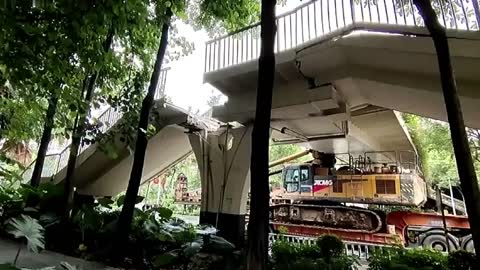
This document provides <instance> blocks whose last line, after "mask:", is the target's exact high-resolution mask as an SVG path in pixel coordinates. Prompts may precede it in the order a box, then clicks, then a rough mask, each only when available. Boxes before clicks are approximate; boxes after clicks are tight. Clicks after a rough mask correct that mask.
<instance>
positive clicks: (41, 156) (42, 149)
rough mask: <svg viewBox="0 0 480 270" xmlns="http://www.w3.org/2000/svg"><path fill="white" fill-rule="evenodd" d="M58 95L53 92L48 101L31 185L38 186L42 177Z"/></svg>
mask: <svg viewBox="0 0 480 270" xmlns="http://www.w3.org/2000/svg"><path fill="white" fill-rule="evenodd" d="M57 103H58V96H57V94H56V93H54V92H52V96H51V97H50V100H49V101H48V108H47V114H46V116H45V124H44V126H43V133H42V138H41V140H40V146H39V147H38V154H37V159H36V161H35V167H34V168H33V173H32V179H31V180H30V185H32V186H34V187H37V186H38V185H39V184H40V180H41V178H42V170H43V164H44V162H45V156H46V155H47V150H48V144H49V143H50V139H51V137H52V130H53V123H54V121H53V120H54V118H55V113H56V111H57Z"/></svg>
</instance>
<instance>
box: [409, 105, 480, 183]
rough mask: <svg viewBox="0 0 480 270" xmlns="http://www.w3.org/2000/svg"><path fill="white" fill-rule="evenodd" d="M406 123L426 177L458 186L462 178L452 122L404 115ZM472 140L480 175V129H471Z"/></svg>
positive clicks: (470, 137)
mask: <svg viewBox="0 0 480 270" xmlns="http://www.w3.org/2000/svg"><path fill="white" fill-rule="evenodd" d="M404 119H405V123H406V124H407V127H408V129H409V131H410V134H411V136H412V140H413V142H414V144H415V146H416V148H417V151H418V153H419V155H420V161H421V168H422V171H423V173H424V175H425V178H426V179H427V180H428V181H430V182H431V183H434V184H437V183H438V184H440V185H441V186H444V187H446V186H448V184H449V181H450V182H451V183H452V184H454V185H458V183H459V178H458V173H457V166H456V164H455V155H454V153H453V146H452V141H451V136H450V130H449V128H448V125H447V124H446V123H444V122H441V121H436V120H433V119H428V118H423V117H420V116H415V115H409V114H405V115H404ZM468 131H469V141H470V148H471V149H472V154H473V156H474V159H475V167H476V171H477V175H480V158H478V157H479V155H478V149H479V148H478V145H479V142H480V136H478V134H479V133H478V131H477V130H473V129H469V130H468Z"/></svg>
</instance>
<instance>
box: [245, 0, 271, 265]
mask: <svg viewBox="0 0 480 270" xmlns="http://www.w3.org/2000/svg"><path fill="white" fill-rule="evenodd" d="M260 25H261V40H262V49H261V52H260V58H259V59H258V79H257V105H256V111H255V122H254V125H253V131H252V156H251V163H250V173H251V179H250V181H251V182H250V183H251V184H250V185H251V186H250V192H251V198H250V199H251V207H250V220H249V224H248V239H247V269H249V270H264V269H266V268H267V259H268V221H269V199H270V190H269V186H268V146H269V139H270V116H271V110H272V94H273V83H274V78H275V53H274V42H275V32H276V25H275V0H262V13H261V24H260Z"/></svg>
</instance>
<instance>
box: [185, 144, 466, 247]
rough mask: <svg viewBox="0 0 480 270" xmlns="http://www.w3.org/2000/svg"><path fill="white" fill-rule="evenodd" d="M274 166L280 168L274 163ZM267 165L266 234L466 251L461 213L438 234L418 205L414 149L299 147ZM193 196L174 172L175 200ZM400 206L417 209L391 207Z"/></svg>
mask: <svg viewBox="0 0 480 270" xmlns="http://www.w3.org/2000/svg"><path fill="white" fill-rule="evenodd" d="M307 155H312V159H311V160H309V161H308V162H303V163H294V164H289V162H291V161H293V160H297V159H299V158H301V157H304V156H307ZM285 164H287V165H285ZM279 165H283V167H282V168H281V169H276V170H275V169H273V168H278V166H279ZM269 167H270V168H272V170H271V172H270V175H275V174H281V175H282V184H281V187H280V188H272V191H271V194H270V197H271V201H270V225H271V229H272V231H273V232H278V231H282V232H283V233H287V234H290V235H299V236H318V235H321V234H326V233H328V234H335V235H337V236H339V237H340V238H342V239H344V240H349V241H358V242H367V243H373V244H382V245H384V244H398V243H402V244H403V245H404V246H409V247H416V246H423V247H427V248H435V249H438V250H441V251H447V250H448V249H450V250H455V249H466V250H470V251H472V250H473V242H472V237H471V234H470V228H469V223H468V219H467V218H466V217H465V216H452V215H447V216H446V217H445V220H446V222H445V223H446V224H447V227H448V228H447V229H448V233H447V234H445V231H444V227H443V218H442V215H440V214H438V213H435V212H434V211H432V210H430V209H428V208H427V207H424V206H425V202H426V201H427V198H428V197H427V193H428V189H430V188H428V187H427V184H426V183H425V181H424V179H423V178H422V175H421V172H420V170H419V167H418V158H417V155H416V153H415V152H412V151H382V152H366V153H361V154H352V153H345V154H331V153H322V152H318V151H314V150H304V151H302V152H300V153H296V154H294V155H291V156H288V157H285V158H282V159H279V160H277V161H274V162H271V163H270V164H269ZM200 198H201V196H200V192H199V191H193V192H192V191H188V180H187V178H186V177H185V176H184V175H181V176H180V177H179V178H178V181H177V186H176V201H177V203H182V204H200ZM248 203H249V202H247V204H248ZM248 206H249V205H247V209H249V207H248ZM402 207H405V208H408V207H413V208H417V211H405V210H400V211H398V210H397V211H392V209H393V208H397V209H398V208H402ZM422 208H423V209H422Z"/></svg>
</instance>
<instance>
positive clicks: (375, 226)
mask: <svg viewBox="0 0 480 270" xmlns="http://www.w3.org/2000/svg"><path fill="white" fill-rule="evenodd" d="M270 215H271V219H272V221H273V222H281V223H284V224H289V223H290V224H302V225H308V226H315V227H319V228H322V229H332V230H342V231H351V232H368V233H374V232H378V231H380V229H381V228H382V219H381V218H380V216H379V215H378V214H377V213H375V212H374V211H371V210H368V209H364V208H358V207H348V206H343V205H314V204H276V205H273V206H271V207H270Z"/></svg>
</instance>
